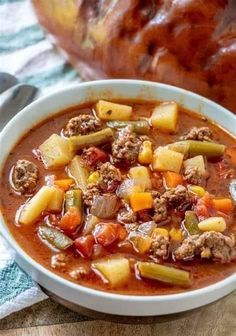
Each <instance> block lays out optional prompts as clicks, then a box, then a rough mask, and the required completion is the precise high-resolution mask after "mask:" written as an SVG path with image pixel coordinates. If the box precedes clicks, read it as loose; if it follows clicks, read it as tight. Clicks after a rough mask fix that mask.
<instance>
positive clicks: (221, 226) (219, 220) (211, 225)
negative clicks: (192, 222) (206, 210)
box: [198, 217, 226, 232]
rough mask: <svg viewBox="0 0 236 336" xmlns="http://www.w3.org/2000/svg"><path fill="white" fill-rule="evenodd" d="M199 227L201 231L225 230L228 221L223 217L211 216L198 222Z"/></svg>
mask: <svg viewBox="0 0 236 336" xmlns="http://www.w3.org/2000/svg"><path fill="white" fill-rule="evenodd" d="M198 227H199V229H200V230H201V231H215V232H224V231H225V229H226V223H225V219H224V218H223V217H209V218H207V219H204V220H203V221H201V222H200V223H198Z"/></svg>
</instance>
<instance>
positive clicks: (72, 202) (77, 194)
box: [65, 189, 83, 215]
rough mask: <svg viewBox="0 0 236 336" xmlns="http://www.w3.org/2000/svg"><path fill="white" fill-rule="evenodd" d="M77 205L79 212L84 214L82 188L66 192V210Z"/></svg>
mask: <svg viewBox="0 0 236 336" xmlns="http://www.w3.org/2000/svg"><path fill="white" fill-rule="evenodd" d="M72 207H75V208H77V209H78V211H79V213H80V214H81V215H82V214H83V199H82V191H81V190H80V189H73V190H68V191H67V192H66V194H65V210H66V211H68V210H69V209H70V208H72Z"/></svg>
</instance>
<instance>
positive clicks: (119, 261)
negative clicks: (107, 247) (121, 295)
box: [93, 257, 130, 288]
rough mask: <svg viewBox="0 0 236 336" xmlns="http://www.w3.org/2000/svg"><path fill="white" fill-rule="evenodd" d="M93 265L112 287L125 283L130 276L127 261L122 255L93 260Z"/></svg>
mask: <svg viewBox="0 0 236 336" xmlns="http://www.w3.org/2000/svg"><path fill="white" fill-rule="evenodd" d="M93 267H94V268H95V269H96V270H98V271H99V272H100V273H101V274H102V275H103V276H104V278H105V279H106V280H107V281H108V282H109V284H110V286H111V287H112V288H115V287H120V286H122V285H124V284H126V283H127V282H128V280H129V278H130V266H129V261H128V259H126V258H123V257H117V258H114V257H113V258H107V259H101V260H97V261H95V262H93Z"/></svg>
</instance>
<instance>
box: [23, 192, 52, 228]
mask: <svg viewBox="0 0 236 336" xmlns="http://www.w3.org/2000/svg"><path fill="white" fill-rule="evenodd" d="M54 192H55V189H54V188H53V187H48V186H43V187H42V188H41V189H40V190H39V191H38V192H37V193H36V194H35V195H34V196H33V197H32V198H31V199H30V200H29V202H27V203H26V204H25V205H24V207H23V209H22V211H21V213H20V217H19V223H20V224H23V225H31V224H33V223H34V222H35V221H36V220H37V219H38V217H39V216H40V215H41V214H42V212H43V211H44V210H46V209H47V207H48V205H49V202H50V201H51V200H52V197H53V195H54Z"/></svg>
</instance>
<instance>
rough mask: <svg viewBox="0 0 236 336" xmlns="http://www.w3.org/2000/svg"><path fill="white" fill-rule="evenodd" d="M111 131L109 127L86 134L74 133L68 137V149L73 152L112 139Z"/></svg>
mask: <svg viewBox="0 0 236 336" xmlns="http://www.w3.org/2000/svg"><path fill="white" fill-rule="evenodd" d="M113 136H114V134H113V131H112V129H111V128H104V129H103V130H101V131H98V132H95V133H90V134H87V135H76V136H72V137H70V138H69V139H68V143H69V149H70V151H71V152H72V153H73V152H75V151H77V150H79V149H82V148H84V147H87V146H89V145H90V146H92V145H93V146H97V145H101V144H104V143H106V142H111V141H112V139H113Z"/></svg>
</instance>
